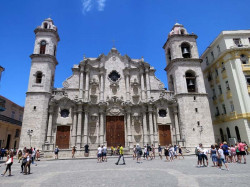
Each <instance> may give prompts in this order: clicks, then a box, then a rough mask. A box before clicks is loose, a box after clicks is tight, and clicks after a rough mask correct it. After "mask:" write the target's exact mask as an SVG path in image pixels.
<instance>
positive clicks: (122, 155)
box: [115, 144, 126, 165]
mask: <svg viewBox="0 0 250 187" xmlns="http://www.w3.org/2000/svg"><path fill="white" fill-rule="evenodd" d="M119 154H120V155H119V158H118V160H117V162H116V163H115V164H116V165H118V164H119V161H120V159H121V157H122V158H123V165H125V164H126V163H125V160H124V150H123V147H122V145H121V144H120V146H119Z"/></svg>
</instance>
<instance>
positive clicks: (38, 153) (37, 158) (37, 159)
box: [36, 149, 40, 161]
mask: <svg viewBox="0 0 250 187" xmlns="http://www.w3.org/2000/svg"><path fill="white" fill-rule="evenodd" d="M39 158H40V151H39V149H37V151H36V161H39Z"/></svg>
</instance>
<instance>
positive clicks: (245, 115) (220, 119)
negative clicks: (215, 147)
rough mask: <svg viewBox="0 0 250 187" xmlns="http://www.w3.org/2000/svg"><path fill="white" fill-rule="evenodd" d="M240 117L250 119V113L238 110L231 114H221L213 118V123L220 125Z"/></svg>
mask: <svg viewBox="0 0 250 187" xmlns="http://www.w3.org/2000/svg"><path fill="white" fill-rule="evenodd" d="M239 119H247V120H250V113H242V114H237V113H236V112H231V114H230V115H220V116H218V117H216V119H214V120H213V125H220V124H222V123H225V122H230V121H235V120H239Z"/></svg>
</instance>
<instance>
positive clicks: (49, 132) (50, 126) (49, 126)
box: [47, 105, 54, 150]
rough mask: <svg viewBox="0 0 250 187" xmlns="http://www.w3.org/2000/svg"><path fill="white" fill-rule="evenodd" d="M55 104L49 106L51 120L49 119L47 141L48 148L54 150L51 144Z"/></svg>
mask: <svg viewBox="0 0 250 187" xmlns="http://www.w3.org/2000/svg"><path fill="white" fill-rule="evenodd" d="M53 109H54V106H53V105H50V107H49V121H48V129H47V142H48V143H49V145H48V147H47V149H48V150H52V149H53V147H52V146H50V144H52V122H53V111H54V110H53Z"/></svg>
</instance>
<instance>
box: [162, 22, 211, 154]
mask: <svg viewBox="0 0 250 187" xmlns="http://www.w3.org/2000/svg"><path fill="white" fill-rule="evenodd" d="M196 39H197V35H195V34H193V33H192V34H189V33H188V32H187V30H186V29H185V28H184V26H183V25H181V24H178V23H176V24H175V25H174V26H173V28H172V30H171V32H170V33H169V35H168V39H167V41H166V43H165V44H164V46H163V49H164V50H165V55H166V62H167V67H166V68H165V70H166V71H167V76H168V86H169V90H170V91H173V92H174V94H175V97H176V99H177V102H178V118H179V127H178V128H179V134H176V137H177V141H178V142H179V143H180V144H182V145H183V146H185V147H186V148H187V149H191V150H193V149H194V148H195V147H196V146H198V144H199V143H203V145H204V146H207V147H209V146H210V145H211V144H213V143H214V133H213V126H212V120H211V115H210V108H209V103H208V97H207V93H206V90H205V85H204V79H203V73H202V70H201V62H202V60H201V59H200V58H199V54H198V49H197V44H196ZM176 128H177V127H176ZM176 132H178V131H176Z"/></svg>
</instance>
